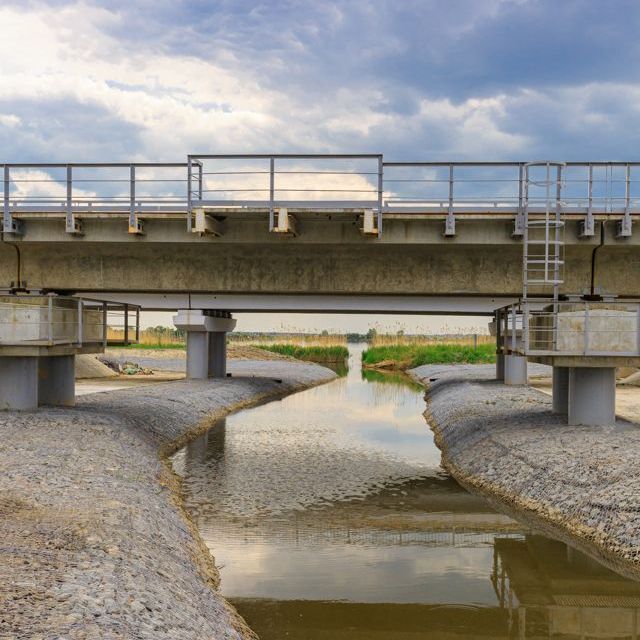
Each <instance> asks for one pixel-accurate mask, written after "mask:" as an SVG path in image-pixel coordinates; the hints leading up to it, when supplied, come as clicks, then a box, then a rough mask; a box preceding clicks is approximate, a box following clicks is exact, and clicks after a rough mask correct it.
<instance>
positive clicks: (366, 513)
mask: <svg viewBox="0 0 640 640" xmlns="http://www.w3.org/2000/svg"><path fill="white" fill-rule="evenodd" d="M362 348H363V347H362V346H361V345H352V346H351V347H350V362H349V364H350V367H349V370H348V373H347V375H346V376H343V377H341V378H339V379H336V380H334V381H332V382H330V383H328V384H326V385H323V386H321V387H317V388H313V389H309V390H305V391H302V392H300V393H297V394H295V395H292V396H289V397H286V398H284V399H282V400H281V401H278V402H271V403H269V404H266V405H263V406H260V407H255V408H251V409H247V410H244V411H242V412H240V413H237V414H235V415H231V416H228V417H227V418H226V419H225V420H221V421H220V422H218V423H217V424H216V425H215V426H214V427H213V428H212V429H211V430H210V431H209V432H207V433H206V434H205V435H203V436H202V437H200V438H198V439H197V440H194V441H192V442H191V443H190V444H188V445H187V446H186V447H185V448H183V449H181V450H180V451H179V452H178V453H176V454H175V455H174V456H173V458H172V462H173V466H174V469H175V470H176V472H177V473H178V474H179V475H180V476H182V478H183V487H184V493H185V500H186V506H187V509H188V510H189V511H190V513H191V515H192V516H193V519H194V521H195V523H196V525H197V526H198V529H199V531H200V534H201V535H202V537H203V539H204V541H205V542H206V544H207V546H208V547H209V548H210V550H211V552H212V553H213V555H214V556H215V561H216V565H217V566H218V567H219V570H220V573H221V579H222V582H221V590H222V593H223V595H225V597H227V598H228V599H229V600H230V601H231V602H232V603H233V604H234V605H235V606H236V607H237V609H238V611H239V612H240V614H241V615H242V616H243V617H244V618H245V619H246V621H247V622H248V623H249V625H250V626H251V627H252V628H253V629H254V630H255V631H256V632H257V633H258V634H259V636H260V638H262V640H281V639H282V638H289V639H291V640H320V639H323V640H324V639H328V638H331V640H364V639H365V638H366V639H367V640H376V639H378V638H380V639H382V638H384V639H385V640H404V639H409V638H411V639H417V638H420V639H423V638H425V639H426V638H538V637H545V638H584V637H591V636H597V637H599V638H626V637H628V638H632V637H636V634H637V633H638V632H639V631H640V616H639V615H638V611H639V610H640V583H637V582H635V581H632V580H628V579H626V578H623V577H621V576H619V575H617V574H616V573H614V572H612V571H610V570H608V569H606V568H604V567H603V566H601V565H600V564H598V563H597V562H595V561H594V560H592V559H590V558H587V557H586V556H584V555H582V554H581V553H579V552H578V551H575V550H574V549H572V548H570V547H568V546H566V545H565V544H563V543H561V542H558V541H555V540H552V539H550V538H547V537H545V536H543V535H540V534H539V533H537V532H536V531H532V530H530V529H529V528H528V527H526V526H524V525H521V524H519V523H518V522H517V521H515V520H513V519H511V518H509V517H507V516H506V515H503V514H500V513H497V512H496V511H494V510H493V508H492V507H491V506H490V505H489V504H488V503H487V502H486V501H485V500H484V499H483V498H481V497H479V496H477V495H474V494H471V493H468V492H467V491H465V490H464V489H462V488H461V487H460V486H459V485H458V484H457V483H456V482H455V481H454V480H453V479H452V478H451V477H450V476H449V475H448V474H447V473H446V472H445V471H444V470H443V469H442V468H441V466H440V451H439V450H438V449H437V447H436V446H435V444H434V440H433V435H432V433H431V431H430V429H429V427H428V425H427V424H426V423H425V421H424V418H423V417H422V413H423V411H424V408H425V404H424V399H423V396H424V390H423V388H422V387H421V386H419V385H417V384H416V383H415V382H413V381H412V380H411V379H409V378H408V377H406V376H404V375H403V374H398V373H394V374H386V373H383V372H378V371H366V370H365V371H363V370H362V369H361V367H360V356H361V351H362Z"/></svg>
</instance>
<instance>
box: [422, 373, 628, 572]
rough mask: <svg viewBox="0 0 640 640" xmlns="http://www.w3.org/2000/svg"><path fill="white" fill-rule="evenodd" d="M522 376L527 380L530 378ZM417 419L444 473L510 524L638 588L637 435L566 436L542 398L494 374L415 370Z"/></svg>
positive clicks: (617, 429)
mask: <svg viewBox="0 0 640 640" xmlns="http://www.w3.org/2000/svg"><path fill="white" fill-rule="evenodd" d="M530 371H531V370H530ZM411 373H412V375H414V376H415V377H416V378H417V379H419V380H421V381H423V382H425V383H426V384H427V386H428V391H427V400H428V409H427V412H426V413H425V416H426V417H427V420H428V421H429V423H430V425H431V428H432V429H433V431H434V433H435V436H436V443H437V444H438V446H439V447H440V449H441V450H442V457H443V463H444V465H445V466H446V468H447V469H448V470H449V471H450V472H451V473H452V474H453V476H454V477H455V478H456V479H457V480H459V481H460V482H461V483H462V484H464V485H465V486H467V487H468V488H471V489H475V490H477V491H479V492H481V493H482V494H483V495H485V496H488V497H490V498H492V501H493V502H494V503H495V504H497V505H502V506H503V507H505V508H506V510H507V512H509V513H510V514H517V517H518V519H520V520H524V521H525V522H527V523H528V524H531V525H533V526H536V527H538V528H540V529H542V530H543V531H544V532H546V533H549V534H551V535H554V536H555V537H558V538H561V539H563V540H565V541H566V542H568V543H569V544H572V545H573V546H577V547H579V548H581V549H582V550H583V551H585V552H587V553H590V554H591V555H593V556H595V557H597V558H598V559H599V560H600V561H604V562H605V563H606V564H608V565H609V566H610V567H612V568H613V569H615V570H617V571H619V572H621V573H624V574H626V575H628V576H630V577H634V578H640V492H639V490H640V427H639V426H638V425H637V424H635V423H631V422H627V421H624V420H618V422H617V424H616V425H615V426H602V427H570V426H567V425H566V424H564V423H563V420H562V419H561V418H560V417H558V416H555V415H554V414H552V413H551V398H550V397H549V396H548V395H546V394H544V393H542V392H540V391H537V390H535V389H532V388H530V387H507V386H505V385H503V384H500V383H498V382H496V381H495V380H493V379H492V378H493V376H494V373H495V369H494V366H493V365H480V366H473V365H467V366H459V367H443V366H424V367H418V368H417V369H414V370H413V371H412V372H411Z"/></svg>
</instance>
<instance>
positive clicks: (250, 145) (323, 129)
mask: <svg viewBox="0 0 640 640" xmlns="http://www.w3.org/2000/svg"><path fill="white" fill-rule="evenodd" d="M638 33H640V3H638V2H637V1H636V0H607V1H606V2H605V1H603V0H421V1H420V0H375V1H374V0H353V1H349V0H345V1H342V2H331V1H328V0H312V1H308V2H307V1H304V0H299V1H294V0H290V1H284V0H272V1H270V2H249V1H247V0H221V1H218V2H215V1H212V0H186V1H182V0H140V1H137V2H131V0H129V1H125V0H111V1H109V2H73V1H69V2H67V1H65V0H51V1H49V2H35V1H30V0H21V1H19V2H12V1H11V0H2V2H1V3H0V56H1V60H2V62H1V65H0V145H1V148H2V157H3V158H4V159H6V160H8V161H15V162H18V161H33V162H37V161H49V162H51V161H78V162H79V161H107V160H111V161H130V160H136V161H182V160H183V158H184V157H185V155H186V154H187V153H207V152H208V153H216V152H217V153H224V152H256V153H258V152H332V153H339V152H383V153H384V154H385V157H386V159H390V160H393V159H399V160H410V159H430V160H438V159H448V160H449V159H451V160H464V159H474V160H477V159H483V160H489V159H495V160H520V159H539V158H556V159H564V160H581V159H592V160H597V159H608V160H618V159H638V148H639V140H638V137H639V132H640V84H639V79H640V78H639V76H640V64H638V62H639V59H640V58H639V55H638V54H639V47H640V38H638Z"/></svg>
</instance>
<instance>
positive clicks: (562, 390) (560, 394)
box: [552, 367, 569, 415]
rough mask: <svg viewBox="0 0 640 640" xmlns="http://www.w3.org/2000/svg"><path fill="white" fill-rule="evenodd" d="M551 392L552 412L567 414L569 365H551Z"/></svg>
mask: <svg viewBox="0 0 640 640" xmlns="http://www.w3.org/2000/svg"><path fill="white" fill-rule="evenodd" d="M552 394H553V413H558V414H561V415H567V413H568V412H569V367H553V372H552Z"/></svg>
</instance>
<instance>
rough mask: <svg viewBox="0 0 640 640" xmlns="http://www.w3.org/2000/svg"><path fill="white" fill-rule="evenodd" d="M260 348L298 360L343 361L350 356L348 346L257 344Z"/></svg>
mask: <svg viewBox="0 0 640 640" xmlns="http://www.w3.org/2000/svg"><path fill="white" fill-rule="evenodd" d="M255 346H256V347H258V349H264V350H265V351H273V352H274V353H280V354H282V355H284V356H291V357H292V358H297V359H298V360H309V361H311V362H342V361H344V360H345V359H346V358H347V357H348V356H349V351H348V349H347V347H342V346H337V345H334V346H331V347H319V346H315V347H314V346H301V345H297V344H257V345H255Z"/></svg>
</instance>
